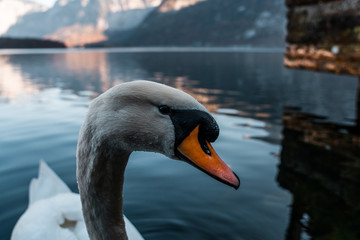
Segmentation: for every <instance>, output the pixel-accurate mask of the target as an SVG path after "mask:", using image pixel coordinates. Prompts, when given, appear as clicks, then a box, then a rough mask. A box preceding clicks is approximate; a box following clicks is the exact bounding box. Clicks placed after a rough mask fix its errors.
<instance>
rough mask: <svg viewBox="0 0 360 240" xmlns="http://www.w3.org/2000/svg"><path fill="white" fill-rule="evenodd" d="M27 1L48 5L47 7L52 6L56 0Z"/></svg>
mask: <svg viewBox="0 0 360 240" xmlns="http://www.w3.org/2000/svg"><path fill="white" fill-rule="evenodd" d="M28 1H31V2H36V3H40V4H42V5H45V6H48V7H51V6H53V5H54V3H55V2H56V0H28Z"/></svg>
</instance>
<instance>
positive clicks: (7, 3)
mask: <svg viewBox="0 0 360 240" xmlns="http://www.w3.org/2000/svg"><path fill="white" fill-rule="evenodd" d="M46 10H47V8H46V7H44V6H41V5H39V4H36V3H32V2H27V1H24V0H0V23H1V24H0V35H2V34H4V33H5V32H6V31H7V30H8V29H9V28H10V27H11V26H12V25H14V24H15V23H16V22H17V21H18V20H19V19H20V18H21V17H22V16H24V15H26V14H29V13H35V12H43V11H46Z"/></svg>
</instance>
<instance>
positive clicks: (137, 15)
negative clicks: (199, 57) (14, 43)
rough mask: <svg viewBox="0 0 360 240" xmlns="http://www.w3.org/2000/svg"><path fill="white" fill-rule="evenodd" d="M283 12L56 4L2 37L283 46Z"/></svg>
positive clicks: (132, 3) (104, 1) (208, 5)
mask: <svg viewBox="0 0 360 240" xmlns="http://www.w3.org/2000/svg"><path fill="white" fill-rule="evenodd" d="M2 1H3V2H13V3H15V2H18V1H24V0H0V4H1V3H2ZM0 6H1V5H0ZM4 11H5V10H4ZM4 11H2V10H1V9H0V18H1V17H2V16H3V14H4ZM285 14H286V7H285V4H284V0H273V1H268V0H252V1H247V0H57V2H56V3H55V4H54V6H53V7H52V8H50V9H48V10H47V11H37V12H32V13H29V14H26V15H23V16H22V17H20V18H19V17H16V19H17V23H16V24H14V25H12V26H11V27H10V28H9V29H8V30H7V31H6V33H5V34H4V35H5V36H8V37H32V38H46V39H51V40H57V41H62V42H65V43H66V45H67V46H70V47H71V46H79V45H80V46H81V45H87V44H90V45H91V44H92V43H95V44H92V46H169V45H172V46H189V45H190V46H233V45H249V46H250V45H251V46H268V47H274V46H284V45H285V42H284V39H285V22H286V21H285ZM16 16H17V15H16ZM9 19H11V18H9ZM9 19H8V20H9ZM8 20H7V21H8ZM13 21H16V20H13ZM0 23H1V21H0ZM0 25H1V24H0ZM1 26H2V25H1Z"/></svg>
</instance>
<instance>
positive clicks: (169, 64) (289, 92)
mask: <svg viewBox="0 0 360 240" xmlns="http://www.w3.org/2000/svg"><path fill="white" fill-rule="evenodd" d="M6 58H7V61H8V63H10V64H11V65H13V67H14V69H17V71H21V73H22V74H23V75H24V76H26V78H28V79H29V81H31V82H33V83H34V85H36V86H39V88H41V86H46V87H51V86H55V87H61V88H63V89H70V90H73V91H75V92H77V91H79V90H83V89H87V90H91V91H95V92H97V93H101V92H103V91H104V90H106V89H108V88H109V87H111V86H113V85H114V84H116V83H119V82H123V81H130V80H134V79H150V80H154V81H158V82H163V83H166V84H169V85H172V86H175V87H178V88H182V89H183V90H185V91H187V92H189V93H190V94H192V95H194V96H195V97H197V98H198V99H200V101H201V102H202V103H205V104H207V105H208V106H210V108H212V109H215V110H216V109H217V108H219V107H221V108H232V109H236V110H239V111H241V112H242V113H245V114H244V116H248V117H255V118H261V119H264V120H268V121H270V122H278V123H280V122H279V119H281V114H282V111H281V109H282V106H283V105H293V106H299V107H301V108H302V109H304V111H306V112H312V113H316V114H322V115H326V116H329V118H330V119H331V120H332V121H337V122H342V121H344V118H345V119H346V118H348V119H354V118H355V116H354V112H355V109H354V105H353V104H352V103H353V102H354V101H355V99H356V90H355V89H356V85H357V80H356V78H353V77H344V76H333V75H328V74H319V73H313V72H305V71H293V70H289V69H286V68H284V67H283V66H282V61H283V55H282V53H279V52H272V53H269V52H267V53H261V52H229V53H223V52H133V53H129V52H127V53H124V52H111V51H110V52H101V51H98V52H96V51H95V52H66V53H65V52H64V53H58V54H28V55H9V56H6ZM339 78H340V79H341V81H339ZM201 99H202V100H201Z"/></svg>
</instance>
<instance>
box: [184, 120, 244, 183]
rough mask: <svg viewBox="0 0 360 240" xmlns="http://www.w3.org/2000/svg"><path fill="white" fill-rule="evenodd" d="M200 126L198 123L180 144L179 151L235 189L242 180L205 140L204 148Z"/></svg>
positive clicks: (201, 168)
mask: <svg viewBox="0 0 360 240" xmlns="http://www.w3.org/2000/svg"><path fill="white" fill-rule="evenodd" d="M199 126H200V125H198V126H197V127H196V128H195V129H194V130H193V131H192V132H191V133H190V134H189V136H187V137H186V138H185V139H184V140H183V141H182V142H181V144H180V145H179V146H178V148H177V149H178V151H179V152H180V153H181V154H182V155H184V156H185V157H186V158H187V159H189V160H190V161H191V162H192V163H193V164H194V165H195V166H196V167H198V168H200V170H202V171H204V172H206V173H207V174H209V175H211V176H212V177H214V178H216V179H218V180H219V181H221V182H223V183H225V184H228V185H230V186H232V187H234V188H235V189H238V188H239V186H240V180H239V178H238V177H237V176H236V174H235V173H234V172H233V171H232V170H231V169H230V167H229V166H228V165H226V164H225V163H224V162H223V160H221V158H220V157H219V156H218V155H217V154H216V152H215V150H214V149H213V147H212V146H211V144H210V143H209V142H207V141H205V142H204V145H206V146H204V148H205V149H206V152H207V153H206V152H205V151H204V150H203V148H202V147H201V144H200V143H199V137H198V135H199Z"/></svg>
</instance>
